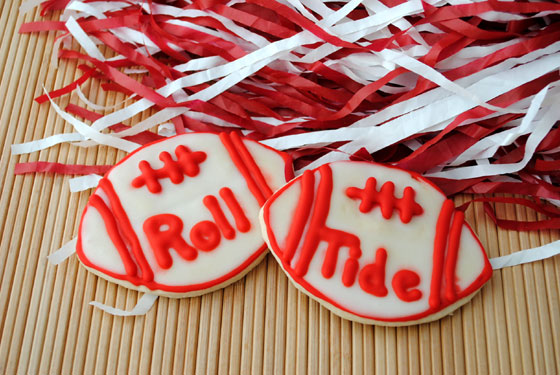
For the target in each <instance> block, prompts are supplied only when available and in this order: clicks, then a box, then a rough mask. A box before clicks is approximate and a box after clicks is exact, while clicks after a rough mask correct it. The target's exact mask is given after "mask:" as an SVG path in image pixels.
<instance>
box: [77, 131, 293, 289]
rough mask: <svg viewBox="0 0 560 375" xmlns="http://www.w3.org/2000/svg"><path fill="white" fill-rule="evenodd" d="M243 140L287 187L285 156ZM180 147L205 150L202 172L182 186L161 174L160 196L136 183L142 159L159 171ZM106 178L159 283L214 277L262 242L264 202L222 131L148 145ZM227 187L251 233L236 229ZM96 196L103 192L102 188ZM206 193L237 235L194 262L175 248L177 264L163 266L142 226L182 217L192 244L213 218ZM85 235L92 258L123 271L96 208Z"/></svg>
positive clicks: (271, 181) (270, 179)
mask: <svg viewBox="0 0 560 375" xmlns="http://www.w3.org/2000/svg"><path fill="white" fill-rule="evenodd" d="M244 144H245V145H246V147H247V149H248V150H249V152H250V153H251V155H252V157H253V159H254V160H255V162H256V163H257V164H258V166H259V167H260V169H261V172H262V173H263V175H264V176H265V178H266V180H267V183H268V185H269V187H270V188H271V189H272V191H275V190H276V189H278V188H279V187H280V186H282V185H283V184H284V183H285V181H286V180H285V161H284V159H283V158H282V156H281V155H280V154H279V153H277V152H276V151H274V150H271V149H268V148H266V147H264V146H262V145H260V144H258V143H256V142H252V141H248V140H244ZM179 145H184V146H187V147H188V148H190V150H191V151H192V152H196V151H203V152H205V153H206V160H205V161H203V162H202V163H200V164H199V167H200V172H199V174H198V175H197V176H195V177H189V176H186V175H185V176H184V180H183V181H182V182H181V183H179V184H174V183H172V182H171V180H170V179H169V178H161V179H159V180H158V182H159V183H160V184H161V187H162V190H161V192H159V193H155V194H154V193H151V192H150V191H149V190H148V188H147V187H146V185H144V186H142V187H140V188H136V187H133V186H132V184H131V182H132V180H133V179H134V178H135V177H137V176H139V175H140V174H141V173H140V170H139V168H138V164H139V162H140V161H142V160H146V161H148V162H149V164H150V166H151V167H152V168H153V169H154V170H155V169H159V168H161V167H163V165H164V164H163V162H162V161H160V160H159V155H160V153H161V152H163V151H167V152H169V153H170V154H171V156H172V157H173V159H174V160H177V158H176V156H175V148H176V147H177V146H179ZM107 178H108V180H109V181H110V182H111V183H112V184H113V187H114V189H115V192H116V193H117V195H118V197H119V198H120V201H121V204H122V206H123V208H124V210H125V212H126V213H127V215H128V217H129V219H130V222H131V224H132V228H133V229H134V232H135V233H136V235H137V236H138V239H139V241H140V244H141V246H142V249H143V253H144V255H145V257H146V259H147V262H148V264H149V266H150V268H151V269H152V271H153V273H154V281H155V282H156V283H158V284H163V285H168V286H183V285H192V284H199V283H205V282H208V281H212V280H215V279H217V278H219V277H222V276H224V275H226V274H228V273H229V272H231V271H233V270H234V269H235V268H236V267H239V266H240V265H241V264H243V263H244V262H245V261H247V260H248V259H249V258H250V257H251V256H252V255H253V254H254V253H255V252H256V251H257V250H258V249H259V248H261V247H262V246H263V243H264V242H263V239H262V237H261V235H260V229H259V224H258V212H259V209H260V207H259V204H258V202H257V200H256V199H255V198H254V196H253V195H252V194H251V193H250V191H249V190H248V188H247V183H246V181H245V179H244V178H243V176H242V175H241V174H240V172H239V171H238V169H237V167H236V166H235V164H234V163H233V162H232V161H231V159H230V156H229V154H228V151H227V150H226V149H225V147H224V145H223V144H222V142H221V140H220V138H219V137H218V135H215V134H210V133H189V134H185V135H181V136H176V137H172V138H170V139H167V140H165V141H161V142H158V143H155V144H152V145H149V146H148V147H145V148H143V149H141V150H139V151H138V152H136V153H134V154H132V155H130V156H129V157H128V159H126V160H125V161H124V162H122V163H121V164H119V165H117V166H116V167H115V168H113V169H112V170H111V171H110V172H109V173H108V175H107ZM224 187H228V188H230V189H231V190H232V192H233V194H234V195H235V197H236V198H237V201H238V202H239V204H240V206H241V207H242V209H243V211H244V213H245V215H246V217H247V218H248V219H249V221H250V223H251V229H250V230H249V231H248V232H247V233H242V232H240V231H239V230H238V229H237V228H236V225H235V220H234V217H233V215H232V214H231V212H230V210H229V209H228V207H227V205H226V204H225V202H224V200H223V199H222V198H221V197H220V194H219V190H220V189H221V188H224ZM96 194H99V195H101V196H103V195H104V194H103V192H102V191H100V189H98V190H97V191H96ZM207 195H213V196H215V197H216V198H217V200H218V202H219V204H220V207H221V208H222V211H223V213H224V214H225V216H226V218H227V219H228V221H229V223H230V225H231V226H232V227H233V228H234V229H235V238H234V239H231V240H229V239H226V238H224V237H223V235H222V237H221V241H220V244H219V245H218V247H217V248H215V249H214V250H212V251H208V252H205V251H197V253H198V256H197V258H196V259H194V260H185V259H183V258H182V257H181V256H179V254H178V253H177V252H176V251H175V250H174V249H170V255H171V257H172V259H173V264H172V266H171V267H170V268H169V269H163V268H161V267H160V266H159V265H158V263H157V261H156V258H155V255H154V253H153V251H152V250H151V247H150V244H149V242H148V238H147V236H146V234H145V232H144V230H143V224H144V222H145V221H146V219H148V218H149V217H152V216H154V215H158V214H173V215H176V216H178V217H180V218H181V220H182V221H183V230H182V237H183V239H184V240H185V241H186V242H187V243H188V244H189V245H191V246H193V243H192V241H191V239H190V230H191V228H192V227H193V226H194V225H195V224H197V223H199V222H201V221H203V220H209V221H212V222H214V219H213V217H212V215H211V213H210V212H209V210H208V209H207V208H206V207H205V206H204V204H203V198H204V197H205V196H207ZM162 230H163V228H162ZM81 234H82V246H83V250H84V254H86V256H87V258H88V259H89V261H91V262H92V263H94V264H95V265H98V266H99V267H101V268H104V269H107V270H111V271H113V272H117V273H120V274H124V267H123V265H122V261H121V260H120V257H119V255H118V253H117V251H116V248H115V247H114V246H113V244H112V243H111V240H110V239H109V237H108V235H107V233H106V229H105V225H104V222H103V220H102V219H101V216H100V215H99V214H98V213H97V212H96V210H95V209H93V208H92V207H89V208H88V210H87V211H86V212H85V214H84V218H83V222H82V233H81Z"/></svg>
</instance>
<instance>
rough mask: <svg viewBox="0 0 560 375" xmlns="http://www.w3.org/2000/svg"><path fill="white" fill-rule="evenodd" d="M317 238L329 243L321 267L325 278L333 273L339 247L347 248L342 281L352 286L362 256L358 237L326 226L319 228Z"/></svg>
mask: <svg viewBox="0 0 560 375" xmlns="http://www.w3.org/2000/svg"><path fill="white" fill-rule="evenodd" d="M329 201H330V194H329ZM327 215H328V213H327ZM325 221H326V218H325ZM319 238H320V239H319V240H324V241H327V242H328V243H329V246H328V247H327V252H326V254H325V259H324V260H323V267H322V268H321V272H322V274H323V276H324V277H325V278H327V279H328V278H330V277H332V275H334V271H335V270H336V263H337V261H338V253H339V251H340V248H341V247H348V248H349V255H350V256H349V258H348V259H347V260H346V263H345V265H344V270H343V272H342V283H343V284H344V285H345V286H347V287H348V286H352V285H353V284H354V282H355V281H356V275H357V273H358V267H359V263H358V259H359V258H360V257H361V256H362V250H360V239H359V238H358V237H357V236H355V235H353V234H351V233H347V232H344V231H341V230H338V229H332V228H328V227H326V226H323V227H321V228H319Z"/></svg>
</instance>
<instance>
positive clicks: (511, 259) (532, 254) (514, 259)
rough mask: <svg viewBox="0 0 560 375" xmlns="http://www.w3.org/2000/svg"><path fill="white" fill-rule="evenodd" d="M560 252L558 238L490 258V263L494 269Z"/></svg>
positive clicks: (548, 256) (536, 259) (545, 257)
mask: <svg viewBox="0 0 560 375" xmlns="http://www.w3.org/2000/svg"><path fill="white" fill-rule="evenodd" d="M558 254H560V240H558V241H554V242H551V243H549V244H547V245H543V246H539V247H535V248H532V249H527V250H521V251H518V252H515V253H513V254H508V255H504V256H501V257H496V258H492V259H490V264H491V265H492V268H493V269H495V270H499V269H500V268H504V267H511V266H517V265H519V264H524V263H530V262H536V261H538V260H543V259H547V258H550V257H553V256H555V255H558Z"/></svg>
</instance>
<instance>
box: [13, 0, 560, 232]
mask: <svg viewBox="0 0 560 375" xmlns="http://www.w3.org/2000/svg"><path fill="white" fill-rule="evenodd" d="M41 9H42V14H43V15H45V14H48V13H50V12H51V11H53V10H56V9H63V12H62V13H61V15H60V21H55V20H48V21H43V22H33V23H28V24H24V25H22V27H21V30H20V31H21V32H39V31H46V30H59V31H61V32H63V33H64V34H62V35H71V36H72V38H74V40H75V41H77V42H78V44H79V45H80V46H81V48H82V52H79V51H76V50H68V49H62V50H60V52H59V57H60V58H61V59H71V60H74V59H76V60H79V61H80V62H82V63H83V64H82V65H81V69H82V71H83V75H82V76H81V77H80V78H78V79H77V80H76V81H75V82H73V83H72V84H70V85H68V86H65V87H63V88H59V89H57V90H55V91H53V92H52V93H50V95H48V96H47V95H43V96H41V97H39V98H37V100H38V101H46V100H49V97H50V99H53V98H55V97H57V96H60V95H65V94H68V93H70V92H72V91H77V92H78V93H80V94H81V92H80V91H79V87H80V85H83V84H84V83H86V82H87V81H89V80H91V79H100V80H102V81H103V85H102V87H103V88H104V89H106V90H112V91H119V92H123V93H126V94H127V95H129V96H130V97H132V100H131V101H130V102H127V104H126V105H125V107H124V108H122V109H118V110H116V109H109V110H108V111H105V114H104V115H100V114H97V113H94V112H90V111H88V110H85V109H84V108H79V107H76V106H69V107H68V108H66V110H65V111H63V110H62V109H59V108H58V107H56V106H55V109H56V110H57V111H58V112H59V114H61V115H62V116H63V117H64V118H65V120H67V121H69V122H70V123H71V124H72V125H73V126H74V128H75V130H76V133H72V134H71V135H66V134H60V135H55V136H51V137H49V138H48V139H45V140H40V141H34V142H30V143H28V144H23V145H15V146H14V152H15V153H24V152H33V151H37V150H39V149H42V148H46V147H50V146H52V145H54V144H57V143H60V142H82V143H81V145H82V146H92V145H95V144H105V145H109V146H112V147H116V148H119V149H123V150H125V151H132V150H133V149H135V148H137V147H139V146H140V145H142V144H145V143H146V142H149V141H151V140H153V139H154V138H155V137H159V136H158V135H156V134H153V133H150V132H149V131H148V130H149V129H151V128H152V127H154V126H156V125H159V124H162V123H166V122H171V123H172V124H173V126H174V128H175V132H174V133H177V134H181V133H184V132H188V131H224V130H225V131H235V132H240V133H243V135H245V136H247V137H249V138H252V139H256V140H261V141H264V143H265V144H268V145H270V146H273V147H275V148H278V149H283V150H288V151H289V152H290V153H291V154H292V156H293V157H294V159H295V163H296V166H298V167H299V168H300V169H309V168H315V167H317V166H318V165H320V164H323V163H325V162H329V161H334V160H341V159H348V158H350V157H352V155H355V156H354V157H355V158H362V159H363V158H367V157H369V155H371V156H372V157H373V159H374V160H376V161H380V162H384V163H390V164H395V165H398V166H400V167H403V168H407V169H410V170H413V171H416V172H419V173H422V174H424V175H425V176H427V177H428V178H430V179H432V181H434V182H435V183H436V184H437V185H438V186H440V187H441V188H442V189H443V190H444V191H445V192H446V193H447V194H449V195H452V194H455V193H459V192H467V193H489V192H501V193H523V194H527V195H530V196H533V197H538V198H544V199H548V200H550V201H551V202H552V203H554V204H558V201H557V200H558V199H559V198H560V191H559V182H560V180H559V174H558V172H557V170H558V165H559V164H558V163H560V133H559V129H558V125H557V121H558V120H559V119H560V110H559V108H560V107H558V105H557V104H556V102H557V99H558V97H559V93H560V88H559V87H558V83H559V82H560V76H559V73H558V69H559V68H560V42H558V40H560V23H559V22H558V18H559V16H558V14H559V13H560V4H558V3H556V2H548V1H541V2H538V1H537V2H530V3H527V2H505V1H504V2H501V1H481V2H472V1H461V2H459V1H447V2H446V1H434V0H430V1H424V2H421V1H393V0H385V1H381V2H377V1H374V2H363V3H362V2H361V1H357V0H352V1H348V2H326V3H324V2H320V1H308V0H304V1H299V0H294V1H289V2H286V3H283V2H276V1H268V0H249V1H244V2H240V1H220V0H213V1H209V0H192V1H191V0H188V1H184V0H181V1H147V2H146V1H140V0H132V1H127V2H122V1H96V0H93V1H87V2H79V1H72V2H69V1H64V0H63V1H55V0H51V1H45V2H44V3H43V4H42V8H41ZM100 45H105V46H107V47H108V48H106V49H103V50H107V51H111V52H107V54H106V55H104V54H102V53H101V49H100V48H98V46H100ZM137 77H140V79H137ZM82 96H83V95H82ZM90 104H92V103H90ZM93 105H94V104H93ZM94 106H95V105H94ZM93 108H95V107H93ZM151 108H155V109H156V110H155V113H154V114H152V115H151V116H150V117H148V118H147V119H145V120H143V121H141V122H139V123H137V124H135V125H134V126H133V127H130V128H127V127H125V126H124V125H122V124H121V123H122V122H124V121H126V120H128V119H130V118H132V117H133V116H135V115H137V114H139V113H141V112H143V111H146V110H148V109H151ZM152 110H153V109H152ZM78 118H81V119H82V120H80V119H78ZM85 121H90V122H91V124H90V125H88V124H86V122H85ZM107 128H110V129H111V130H112V132H110V133H109V134H107V133H106V132H102V131H103V130H105V129H107ZM84 141H88V142H86V143H84ZM91 141H93V142H91ZM360 150H361V151H360ZM364 153H365V155H368V156H367V157H366V156H364ZM535 204H536V205H537V206H539V207H542V206H543V204H542V203H541V202H540V201H537V202H536V203H535ZM498 223H500V221H499V220H498ZM502 223H503V222H502ZM550 226H551V227H555V228H558V227H560V225H559V224H558V223H556V224H554V225H553V224H550ZM518 229H521V226H518Z"/></svg>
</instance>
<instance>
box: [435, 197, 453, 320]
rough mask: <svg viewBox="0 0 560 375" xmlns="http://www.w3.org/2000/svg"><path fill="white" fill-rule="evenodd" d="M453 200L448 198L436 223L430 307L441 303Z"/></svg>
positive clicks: (436, 306)
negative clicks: (442, 280)
mask: <svg viewBox="0 0 560 375" xmlns="http://www.w3.org/2000/svg"><path fill="white" fill-rule="evenodd" d="M453 209H454V205H453V201H451V200H450V199H447V200H446V201H445V202H444V203H443V206H442V208H441V211H440V213H439V217H438V220H437V224H436V236H435V239H434V263H433V269H432V282H431V284H430V298H429V302H430V307H432V308H434V309H435V308H438V307H439V306H440V304H441V297H440V294H441V279H442V273H443V262H444V258H445V248H446V246H447V235H448V234H449V224H450V221H451V215H452V214H453Z"/></svg>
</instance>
